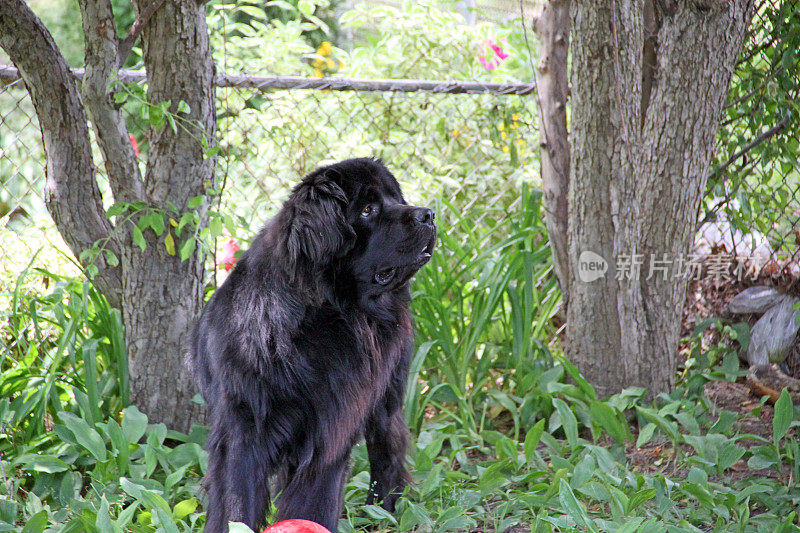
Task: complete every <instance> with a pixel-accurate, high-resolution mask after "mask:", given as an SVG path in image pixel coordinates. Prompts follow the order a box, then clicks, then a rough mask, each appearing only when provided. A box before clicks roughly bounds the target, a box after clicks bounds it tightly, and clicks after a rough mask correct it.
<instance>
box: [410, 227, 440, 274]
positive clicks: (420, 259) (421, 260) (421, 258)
mask: <svg viewBox="0 0 800 533" xmlns="http://www.w3.org/2000/svg"><path fill="white" fill-rule="evenodd" d="M435 245H436V233H434V234H433V235H431V238H430V240H429V241H428V243H427V244H426V245H425V246H424V247H423V248H422V251H421V252H420V253H419V255H417V258H416V260H415V261H414V264H419V266H422V265H424V264H425V263H427V262H428V261H430V259H431V256H432V255H433V247H434V246H435Z"/></svg>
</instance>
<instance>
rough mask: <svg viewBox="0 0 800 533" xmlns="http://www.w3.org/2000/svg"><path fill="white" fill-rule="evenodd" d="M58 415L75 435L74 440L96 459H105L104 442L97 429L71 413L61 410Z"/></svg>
mask: <svg viewBox="0 0 800 533" xmlns="http://www.w3.org/2000/svg"><path fill="white" fill-rule="evenodd" d="M58 416H59V418H61V420H62V421H64V424H65V425H66V426H67V428H69V430H70V431H71V432H72V434H73V435H75V440H77V441H78V444H80V445H81V446H83V447H84V448H86V449H87V450H88V451H89V453H91V454H92V455H93V456H94V458H95V459H97V460H98V461H100V462H102V461H105V460H106V457H107V454H106V444H105V442H104V441H103V438H102V437H101V436H100V433H98V432H97V430H95V429H94V428H92V427H89V424H87V423H86V421H85V420H83V419H82V418H78V417H77V416H75V415H73V414H72V413H67V412H64V411H62V412H60V413H58Z"/></svg>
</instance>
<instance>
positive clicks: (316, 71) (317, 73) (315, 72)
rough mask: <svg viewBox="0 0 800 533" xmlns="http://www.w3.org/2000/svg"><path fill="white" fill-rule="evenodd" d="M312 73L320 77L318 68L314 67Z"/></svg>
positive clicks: (320, 73)
mask: <svg viewBox="0 0 800 533" xmlns="http://www.w3.org/2000/svg"><path fill="white" fill-rule="evenodd" d="M314 75H315V76H319V77H320V78H321V77H322V71H321V70H320V69H318V68H314Z"/></svg>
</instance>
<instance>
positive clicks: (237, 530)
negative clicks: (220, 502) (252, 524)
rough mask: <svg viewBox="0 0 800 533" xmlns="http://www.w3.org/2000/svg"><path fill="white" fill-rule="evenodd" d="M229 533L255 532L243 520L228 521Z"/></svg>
mask: <svg viewBox="0 0 800 533" xmlns="http://www.w3.org/2000/svg"><path fill="white" fill-rule="evenodd" d="M228 533H253V530H252V529H250V528H249V527H248V526H247V524H243V523H241V522H228Z"/></svg>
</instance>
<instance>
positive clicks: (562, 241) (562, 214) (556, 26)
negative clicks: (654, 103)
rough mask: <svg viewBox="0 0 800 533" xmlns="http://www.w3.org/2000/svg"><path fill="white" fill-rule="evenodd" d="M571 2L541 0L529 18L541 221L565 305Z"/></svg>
mask: <svg viewBox="0 0 800 533" xmlns="http://www.w3.org/2000/svg"><path fill="white" fill-rule="evenodd" d="M569 4H570V2H569V0H550V1H549V2H544V3H542V5H541V9H540V11H539V12H538V13H537V15H536V16H535V17H534V22H533V26H534V30H535V31H536V34H537V35H538V36H539V41H540V42H541V55H542V57H541V59H540V61H539V65H538V67H537V70H538V71H539V75H538V77H537V80H536V88H537V96H536V97H537V99H538V103H539V107H540V117H539V118H540V121H539V122H540V127H539V153H540V155H541V161H542V169H541V173H542V192H543V195H544V208H545V212H546V213H547V216H546V217H545V224H546V225H547V233H548V236H549V238H550V249H551V250H552V253H553V265H554V268H555V271H556V276H557V277H558V282H559V285H560V287H561V293H562V295H563V298H562V301H563V304H564V308H566V307H567V304H568V298H569V283H570V279H569V254H568V244H567V234H568V231H567V224H568V210H567V194H568V192H569V140H568V136H567V98H568V95H569V83H568V70H567V58H568V56H569V22H570V17H569Z"/></svg>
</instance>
